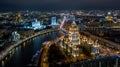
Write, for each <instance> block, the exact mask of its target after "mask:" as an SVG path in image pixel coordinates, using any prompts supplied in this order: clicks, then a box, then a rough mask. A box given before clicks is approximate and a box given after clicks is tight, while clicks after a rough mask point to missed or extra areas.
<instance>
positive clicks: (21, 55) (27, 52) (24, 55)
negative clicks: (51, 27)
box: [0, 32, 59, 67]
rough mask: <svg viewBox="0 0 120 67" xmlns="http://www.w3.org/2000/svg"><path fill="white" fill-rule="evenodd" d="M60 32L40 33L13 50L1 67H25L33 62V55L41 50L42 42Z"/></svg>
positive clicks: (1, 63)
mask: <svg viewBox="0 0 120 67" xmlns="http://www.w3.org/2000/svg"><path fill="white" fill-rule="evenodd" d="M57 36H59V35H58V32H51V33H47V34H43V35H39V36H37V37H35V38H33V39H31V40H29V41H28V42H25V44H21V45H20V46H18V47H16V48H15V49H14V50H12V53H11V54H10V55H9V56H7V57H6V58H5V59H4V60H3V61H1V62H0V67H25V66H28V65H29V64H31V63H32V57H33V55H35V53H36V52H37V51H38V50H40V48H41V46H42V43H43V42H45V41H49V40H52V39H54V38H56V37H57Z"/></svg>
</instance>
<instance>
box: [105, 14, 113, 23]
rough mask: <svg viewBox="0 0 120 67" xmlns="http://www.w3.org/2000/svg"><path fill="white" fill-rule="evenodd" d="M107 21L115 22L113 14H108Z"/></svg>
mask: <svg viewBox="0 0 120 67" xmlns="http://www.w3.org/2000/svg"><path fill="white" fill-rule="evenodd" d="M106 19H107V20H108V21H112V20H113V17H112V16H111V12H108V14H107V16H106Z"/></svg>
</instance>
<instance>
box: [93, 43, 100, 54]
mask: <svg viewBox="0 0 120 67" xmlns="http://www.w3.org/2000/svg"><path fill="white" fill-rule="evenodd" d="M92 53H93V54H98V53H99V45H98V43H97V41H95V42H94V44H93V45H92Z"/></svg>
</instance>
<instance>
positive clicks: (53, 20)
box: [51, 17, 59, 25]
mask: <svg viewBox="0 0 120 67" xmlns="http://www.w3.org/2000/svg"><path fill="white" fill-rule="evenodd" d="M51 25H59V24H58V23H57V18H56V17H51Z"/></svg>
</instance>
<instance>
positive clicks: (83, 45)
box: [60, 21, 99, 57]
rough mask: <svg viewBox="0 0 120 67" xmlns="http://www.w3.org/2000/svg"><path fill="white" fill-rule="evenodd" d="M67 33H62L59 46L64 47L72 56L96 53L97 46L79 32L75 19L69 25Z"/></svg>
mask: <svg viewBox="0 0 120 67" xmlns="http://www.w3.org/2000/svg"><path fill="white" fill-rule="evenodd" d="M68 32H69V33H68V34H67V35H64V36H63V37H62V38H63V39H62V40H61V43H60V45H61V47H62V48H63V49H66V50H67V52H68V53H70V54H71V55H72V56H74V57H79V56H81V55H84V54H86V53H87V52H89V53H94V54H98V53H99V46H98V44H97V43H96V42H94V41H93V40H92V39H91V38H87V37H86V36H84V35H81V34H80V33H79V28H78V26H77V25H76V23H75V21H73V23H72V24H71V25H70V27H69V31H68ZM85 50H87V52H85Z"/></svg>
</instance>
